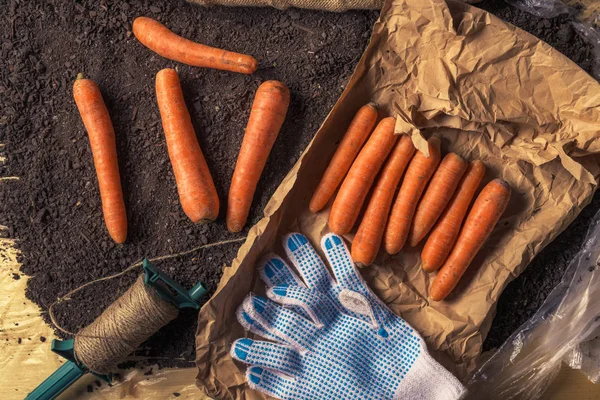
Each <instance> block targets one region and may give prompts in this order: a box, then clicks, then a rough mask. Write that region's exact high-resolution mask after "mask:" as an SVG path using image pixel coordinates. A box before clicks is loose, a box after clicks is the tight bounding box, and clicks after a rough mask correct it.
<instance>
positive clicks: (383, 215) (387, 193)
mask: <svg viewBox="0 0 600 400" xmlns="http://www.w3.org/2000/svg"><path fill="white" fill-rule="evenodd" d="M415 151H416V149H415V146H413V144H412V140H411V139H410V137H408V136H406V135H402V137H401V138H400V141H399V142H398V143H397V144H396V146H395V147H394V150H392V154H390V157H389V159H388V160H387V161H386V163H385V165H384V167H383V170H382V171H381V176H380V177H379V179H378V180H377V184H376V185H375V189H373V194H372V195H371V200H369V205H368V206H367V211H365V215H364V216H363V219H362V221H361V222H360V225H359V227H358V231H357V232H356V235H355V236H354V240H353V241H352V250H351V252H352V259H353V260H354V261H355V262H356V263H357V264H358V265H371V264H372V263H373V260H375V257H376V256H377V253H378V252H379V247H380V246H381V239H382V237H383V232H384V231H385V224H386V222H387V219H388V216H389V213H390V208H391V207H392V201H393V200H394V195H395V194H396V189H397V187H398V182H400V178H402V175H403V174H404V170H405V169H406V166H407V165H408V163H409V161H410V159H411V158H412V156H413V155H414V154H415Z"/></svg>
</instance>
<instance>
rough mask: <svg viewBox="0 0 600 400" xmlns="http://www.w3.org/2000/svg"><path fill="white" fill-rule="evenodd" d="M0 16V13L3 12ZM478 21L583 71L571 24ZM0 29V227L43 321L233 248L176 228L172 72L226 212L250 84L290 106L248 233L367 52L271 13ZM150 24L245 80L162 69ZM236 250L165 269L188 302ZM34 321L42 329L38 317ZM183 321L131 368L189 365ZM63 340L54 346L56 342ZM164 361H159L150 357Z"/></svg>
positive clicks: (519, 286) (575, 244)
mask: <svg viewBox="0 0 600 400" xmlns="http://www.w3.org/2000/svg"><path fill="white" fill-rule="evenodd" d="M6 3H8V4H6ZM483 6H484V7H486V8H488V9H490V11H492V12H494V13H497V14H498V15H500V16H501V17H502V18H504V19H507V20H509V21H511V22H513V23H514V24H516V25H517V26H520V27H523V28H525V29H526V30H529V31H531V32H532V33H534V34H537V35H538V36H541V37H542V38H543V39H544V40H546V41H548V42H549V43H550V44H552V45H554V46H555V47H557V48H558V49H559V50H561V51H562V52H564V53H565V54H566V55H567V56H569V57H570V58H571V59H573V60H574V61H575V62H577V63H578V64H580V65H581V66H582V67H583V68H584V69H586V71H591V70H592V68H593V65H592V63H591V61H590V59H591V57H590V48H589V47H587V46H586V45H585V44H584V43H583V42H582V41H581V40H580V39H579V38H578V37H577V36H575V35H574V34H573V32H572V30H571V28H570V26H569V25H568V22H569V21H568V18H566V19H565V18H562V17H561V18H558V19H555V20H551V21H549V24H550V25H549V26H547V22H544V21H541V20H539V19H536V18H534V17H531V16H528V15H527V14H524V13H522V12H519V11H515V10H512V9H509V8H508V7H506V6H503V5H496V4H493V3H492V2H489V4H488V3H484V4H483ZM3 10H6V11H5V12H4V13H2V15H1V22H2V24H0V40H1V49H0V51H1V54H0V94H1V95H0V142H1V143H4V144H5V145H6V146H5V148H3V149H2V151H3V154H4V155H5V156H6V157H7V159H8V162H7V163H5V164H4V165H3V166H1V167H0V175H2V176H17V177H19V180H18V181H5V182H3V185H4V189H3V190H2V191H0V224H2V225H6V226H7V227H8V229H7V230H6V231H5V232H4V233H3V235H5V236H8V237H14V238H17V239H18V247H19V249H20V250H21V251H22V253H23V257H22V260H21V261H22V263H23V267H22V271H23V272H24V273H26V274H27V275H30V276H32V278H31V279H30V280H29V285H28V289H27V296H28V297H29V298H30V299H32V300H33V301H34V302H36V303H37V304H39V305H40V306H41V307H42V308H43V309H45V310H46V309H47V308H48V306H49V305H50V304H51V303H52V302H53V301H55V300H56V298H57V297H58V296H61V295H63V294H65V293H66V292H68V291H69V290H71V289H74V288H76V287H78V286H80V285H81V284H83V283H85V282H88V281H90V280H92V279H95V278H99V277H102V276H106V275H109V274H112V273H115V272H118V271H121V270H123V269H124V268H125V267H127V266H129V265H130V264H132V263H134V262H136V261H138V260H139V259H141V258H142V257H145V256H146V257H154V256H159V255H164V254H171V253H177V252H181V251H185V250H188V249H190V248H193V247H196V246H198V245H200V244H206V243H212V242H218V241H222V240H226V239H232V238H240V237H243V236H244V235H245V234H246V233H247V232H242V233H241V234H235V235H234V234H229V233H228V232H227V230H226V228H225V224H224V220H223V217H222V216H221V217H220V218H219V220H218V221H217V222H216V223H213V224H210V225H194V224H192V223H191V222H190V221H189V220H188V219H187V218H186V217H185V215H184V214H183V212H182V211H181V208H180V206H179V204H178V200H177V191H176V188H175V182H174V179H173V174H172V171H171V167H170V164H169V161H168V158H167V152H166V148H165V143H164V135H163V132H162V128H161V125H160V118H159V114H158V110H157V107H156V103H155V98H154V76H155V74H156V72H158V71H159V70H160V69H161V68H165V67H176V68H177V69H178V71H179V73H180V77H181V81H182V85H183V90H184V94H185V97H186V101H187V104H188V108H189V110H190V112H191V115H192V120H193V122H194V124H195V126H196V132H197V134H198V138H199V141H200V145H201V147H202V148H203V150H204V153H205V156H206V158H207V162H208V164H209V167H210V168H211V171H212V174H213V178H214V180H215V183H216V185H217V190H218V192H219V195H220V196H221V200H222V207H221V208H222V210H225V208H226V202H225V201H226V195H227V189H228V186H229V183H230V177H231V174H232V172H233V167H234V164H235V158H236V156H237V152H238V150H239V146H240V142H241V138H242V135H243V131H244V126H245V124H246V121H247V118H248V112H249V109H250V105H251V102H252V98H253V93H254V92H255V90H256V88H257V87H258V85H259V84H260V83H261V82H262V81H264V80H267V79H278V80H282V81H284V82H285V83H286V84H288V86H289V87H290V89H291V94H292V101H291V105H290V111H289V113H288V117H287V119H286V123H285V124H284V127H283V129H282V131H281V134H280V136H279V138H278V140H277V142H276V144H275V146H274V148H273V151H272V156H271V157H270V159H269V161H268V164H267V167H266V169H265V173H264V175H263V177H262V179H261V182H260V184H259V187H258V190H257V196H256V199H255V202H254V206H253V209H252V211H251V216H250V220H249V223H248V227H249V226H251V225H252V224H254V223H255V222H257V221H258V220H259V219H260V218H261V216H262V210H263V208H264V206H265V205H266V203H267V201H268V199H269V198H270V196H271V195H272V194H273V192H274V190H275V188H276V187H277V186H278V185H279V183H280V182H281V180H282V179H283V177H284V176H285V174H286V173H287V172H288V170H289V169H290V168H291V166H292V165H293V164H294V163H295V161H296V160H297V158H298V156H299V155H300V153H301V152H302V150H303V149H304V148H305V146H306V145H307V144H308V142H309V141H310V139H311V138H312V136H313V134H314V132H315V131H316V129H317V128H318V126H319V124H320V123H321V122H322V121H323V119H324V118H325V116H326V115H327V113H328V111H329V110H330V108H331V107H332V106H333V104H334V103H335V101H336V99H337V98H338V96H339V95H340V94H341V92H342V90H343V88H344V87H345V84H346V82H347V80H348V78H349V76H350V75H351V73H352V70H353V67H354V65H355V64H356V62H357V61H358V59H359V57H360V55H361V54H362V51H363V50H364V48H365V46H366V44H367V41H368V38H369V35H370V30H371V26H372V24H373V23H374V22H375V20H376V18H377V14H378V13H377V12H349V13H343V14H333V13H323V12H311V11H300V10H289V11H277V10H272V9H227V8H211V9H203V8H199V7H195V6H191V5H188V4H187V3H185V2H176V1H168V0H164V1H152V2H148V1H133V0H131V1H115V2H107V1H105V0H101V1H96V0H82V1H79V2H64V1H59V0H48V1H36V2H29V1H25V0H12V1H6V0H5V1H4V6H3ZM140 15H147V16H151V17H153V18H156V19H158V20H160V21H162V22H163V23H165V24H166V25H167V26H169V27H171V28H172V29H173V30H174V31H175V32H177V33H179V34H182V35H184V36H186V37H189V38H191V39H194V40H197V41H200V42H202V43H206V44H209V45H213V46H218V47H225V48H228V49H231V50H234V51H239V52H244V53H248V54H252V55H254V56H255V57H256V58H257V59H258V60H259V61H260V63H261V65H260V70H259V71H258V72H257V73H256V74H254V75H252V76H245V75H237V74H232V73H227V72H220V71H212V70H203V69H199V68H192V67H188V66H185V65H182V64H178V63H174V62H170V61H168V60H165V59H162V58H161V57H159V56H157V55H155V54H153V53H152V52H150V51H149V50H147V49H145V48H144V47H143V46H142V45H140V44H139V43H138V42H137V41H136V40H135V38H133V36H132V35H131V23H132V21H133V19H134V18H135V17H137V16H140ZM78 72H84V73H85V74H86V75H87V76H88V77H89V78H92V79H93V80H95V81H96V82H97V83H98V84H99V86H100V88H101V90H102V93H103V95H104V99H105V101H106V103H107V106H108V108H109V111H110V113H111V116H112V119H113V123H114V126H115V131H116V133H117V147H118V155H119V163H120V170H121V176H122V183H123V188H124V193H125V201H126V206H127V212H128V220H129V235H128V240H127V243H126V244H125V245H122V246H118V245H115V244H114V243H113V242H112V241H111V240H110V238H109V237H108V235H107V233H106V230H105V227H104V224H103V222H102V214H101V208H100V199H99V195H98V189H97V182H96V177H95V172H94V168H93V164H92V158H91V153H90V149H89V143H88V140H87V135H86V133H85V131H84V129H83V126H82V124H81V121H80V118H79V115H78V113H77V111H76V108H75V105H74V102H73V100H72V93H71V87H72V82H73V79H74V77H75V76H76V74H77V73H78ZM599 203H600V202H599V201H598V196H596V201H595V202H594V205H593V206H590V207H588V208H587V209H586V210H585V211H584V213H585V214H586V215H584V216H582V217H580V218H579V219H578V220H577V222H576V223H575V224H573V225H572V226H571V227H570V228H569V229H568V231H567V232H566V233H565V234H563V235H562V236H561V237H560V238H559V239H558V240H557V241H556V242H555V244H554V245H553V246H552V248H550V249H547V250H546V251H544V252H542V254H541V255H540V256H539V257H538V258H537V259H536V261H535V262H534V263H533V264H532V265H531V266H530V267H529V268H528V269H527V270H526V272H525V273H524V274H523V275H522V277H521V278H519V279H517V280H516V281H515V282H513V283H512V284H511V285H509V287H508V288H507V290H506V292H505V294H504V295H503V297H502V299H501V301H500V304H499V306H498V316H497V318H496V320H495V321H494V325H493V327H492V330H491V332H490V336H489V339H488V341H487V342H486V348H489V347H494V346H497V345H498V344H499V343H501V342H502V341H503V340H504V338H506V337H507V336H508V335H509V334H510V333H511V332H512V331H514V329H515V328H516V327H518V325H519V324H520V323H521V321H523V320H525V319H526V318H527V317H528V316H530V315H531V314H532V313H533V312H535V310H536V309H537V307H538V306H539V305H540V304H541V301H542V300H543V298H545V296H546V295H547V293H548V292H549V291H550V290H551V288H552V287H554V286H555V285H556V284H557V283H558V281H559V280H560V276H561V274H562V271H564V268H565V267H566V264H567V262H568V260H569V258H570V257H571V255H572V254H574V252H575V251H577V249H578V248H579V246H580V244H581V242H582V239H583V235H584V233H585V226H586V225H587V222H588V221H589V216H590V215H591V214H593V211H594V210H596V209H598V206H599ZM239 245H240V244H239V243H237V244H232V245H225V246H221V247H213V248H210V249H206V250H204V251H201V252H199V253H197V254H192V255H189V256H185V257H180V258H177V259H174V260H170V261H166V262H162V263H161V264H160V268H161V269H162V270H163V271H165V272H167V273H169V274H170V275H171V276H172V277H173V278H175V279H176V280H177V281H179V282H180V283H181V284H183V285H185V286H186V287H190V286H192V285H193V284H194V283H195V282H196V281H198V280H202V281H203V282H204V283H205V285H206V286H207V287H208V288H209V290H210V292H211V293H212V292H213V291H214V290H215V288H216V285H217V283H218V281H219V279H220V276H221V270H222V267H223V266H224V265H228V264H230V263H231V261H232V260H233V258H234V257H235V254H236V252H237V249H238V247H239ZM136 276H137V274H136V273H130V274H128V275H126V276H124V277H122V278H118V279H115V280H112V281H108V282H104V283H99V284H96V285H94V286H91V287H89V288H86V289H85V290H84V291H83V292H81V294H78V295H76V296H75V297H74V298H73V299H72V301H71V302H67V303H63V304H61V305H59V306H58V307H57V308H56V311H57V317H58V321H59V322H60V324H61V325H62V326H63V327H64V328H66V329H68V330H71V331H77V330H78V329H80V328H81V327H83V326H86V325H87V324H89V323H90V322H91V321H92V320H94V319H95V318H96V317H97V316H98V315H99V314H100V312H101V311H102V310H104V309H105V308H106V307H107V306H108V305H109V304H110V303H111V302H113V301H114V299H115V298H116V297H117V296H119V295H120V294H121V293H122V292H123V291H124V290H125V289H126V288H127V287H129V286H130V285H131V284H132V283H133V281H134V280H135V278H136ZM44 318H46V319H47V315H46V314H44ZM195 329H196V312H194V311H186V312H182V313H181V315H180V317H179V318H178V319H177V320H176V321H174V322H173V323H171V324H170V325H168V326H167V327H165V328H164V329H162V330H161V331H160V332H159V333H158V334H157V335H155V336H153V338H152V339H150V340H149V341H148V342H147V343H146V344H145V345H144V346H143V349H142V351H141V352H140V354H139V355H147V356H149V357H161V359H160V360H159V361H160V362H161V364H162V365H187V366H189V365H191V364H188V363H186V362H185V361H182V360H187V361H192V360H193V359H194V332H195ZM58 333H59V334H60V332H58ZM163 357H164V358H163Z"/></svg>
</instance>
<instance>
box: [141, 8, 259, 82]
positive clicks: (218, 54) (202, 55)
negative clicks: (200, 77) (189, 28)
mask: <svg viewBox="0 0 600 400" xmlns="http://www.w3.org/2000/svg"><path fill="white" fill-rule="evenodd" d="M133 34H134V35H135V37H136V38H137V39H138V40H139V41H140V42H141V43H142V44H143V45H144V46H146V47H148V48H149V49H150V50H152V51H154V52H156V53H157V54H159V55H161V56H163V57H165V58H168V59H170V60H174V61H179V62H181V63H184V64H187V65H192V66H195V67H206V68H214V69H221V70H225V71H232V72H239V73H241V74H251V73H253V72H254V71H256V68H257V67H258V62H257V61H256V59H255V58H254V57H252V56H249V55H246V54H239V53H234V52H231V51H227V50H222V49H217V48H215V47H210V46H206V45H203V44H200V43H196V42H192V41H191V40H188V39H185V38H182V37H181V36H179V35H176V34H175V33H173V32H172V31H171V30H169V28H167V27H166V26H164V25H163V24H161V23H160V22H158V21H156V20H153V19H152V18H148V17H138V18H136V19H135V21H133Z"/></svg>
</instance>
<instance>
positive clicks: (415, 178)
mask: <svg viewBox="0 0 600 400" xmlns="http://www.w3.org/2000/svg"><path fill="white" fill-rule="evenodd" d="M428 143H429V158H427V157H425V155H424V154H423V153H421V152H420V151H419V152H417V154H416V155H415V156H414V157H413V159H412V161H411V162H410V164H409V165H408V169H407V170H406V175H405V176H404V182H403V183H402V186H401V187H400V192H399V193H398V197H397V198H396V202H395V203H394V206H393V207H392V212H391V214H390V218H389V220H388V225H387V228H386V230H385V235H384V245H385V250H386V251H387V252H388V253H389V254H396V253H397V252H399V251H400V250H402V247H404V244H405V243H406V239H407V237H408V232H409V229H410V224H411V222H412V219H413V215H414V214H415V210H416V209H417V204H418V202H419V199H420V198H421V194H423V190H425V186H427V182H429V179H431V176H432V175H433V173H434V172H435V170H436V168H437V166H438V164H439V163H440V157H441V156H440V139H439V138H437V137H432V138H431V139H429V140H428Z"/></svg>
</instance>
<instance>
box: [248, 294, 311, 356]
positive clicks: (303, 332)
mask: <svg viewBox="0 0 600 400" xmlns="http://www.w3.org/2000/svg"><path fill="white" fill-rule="evenodd" d="M242 306H243V307H244V311H246V312H247V313H248V314H249V315H250V317H251V318H252V319H253V320H255V321H257V322H258V323H259V324H260V325H261V326H262V328H264V329H265V330H267V331H268V332H270V333H271V334H272V335H274V336H277V337H280V338H282V339H283V340H284V341H285V343H287V344H290V345H291V346H292V347H294V348H295V349H297V350H300V351H304V350H307V349H309V346H310V345H311V344H312V343H313V342H314V341H315V337H316V333H317V330H318V328H317V327H316V326H315V324H313V323H312V322H311V321H309V320H307V319H306V318H304V317H302V316H300V315H298V314H297V313H295V312H293V311H291V310H288V309H286V308H284V307H282V306H280V305H279V304H277V303H275V302H273V301H271V300H269V299H267V298H265V297H260V296H256V295H254V294H252V293H251V294H250V295H248V296H247V297H246V299H245V300H244V303H242Z"/></svg>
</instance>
